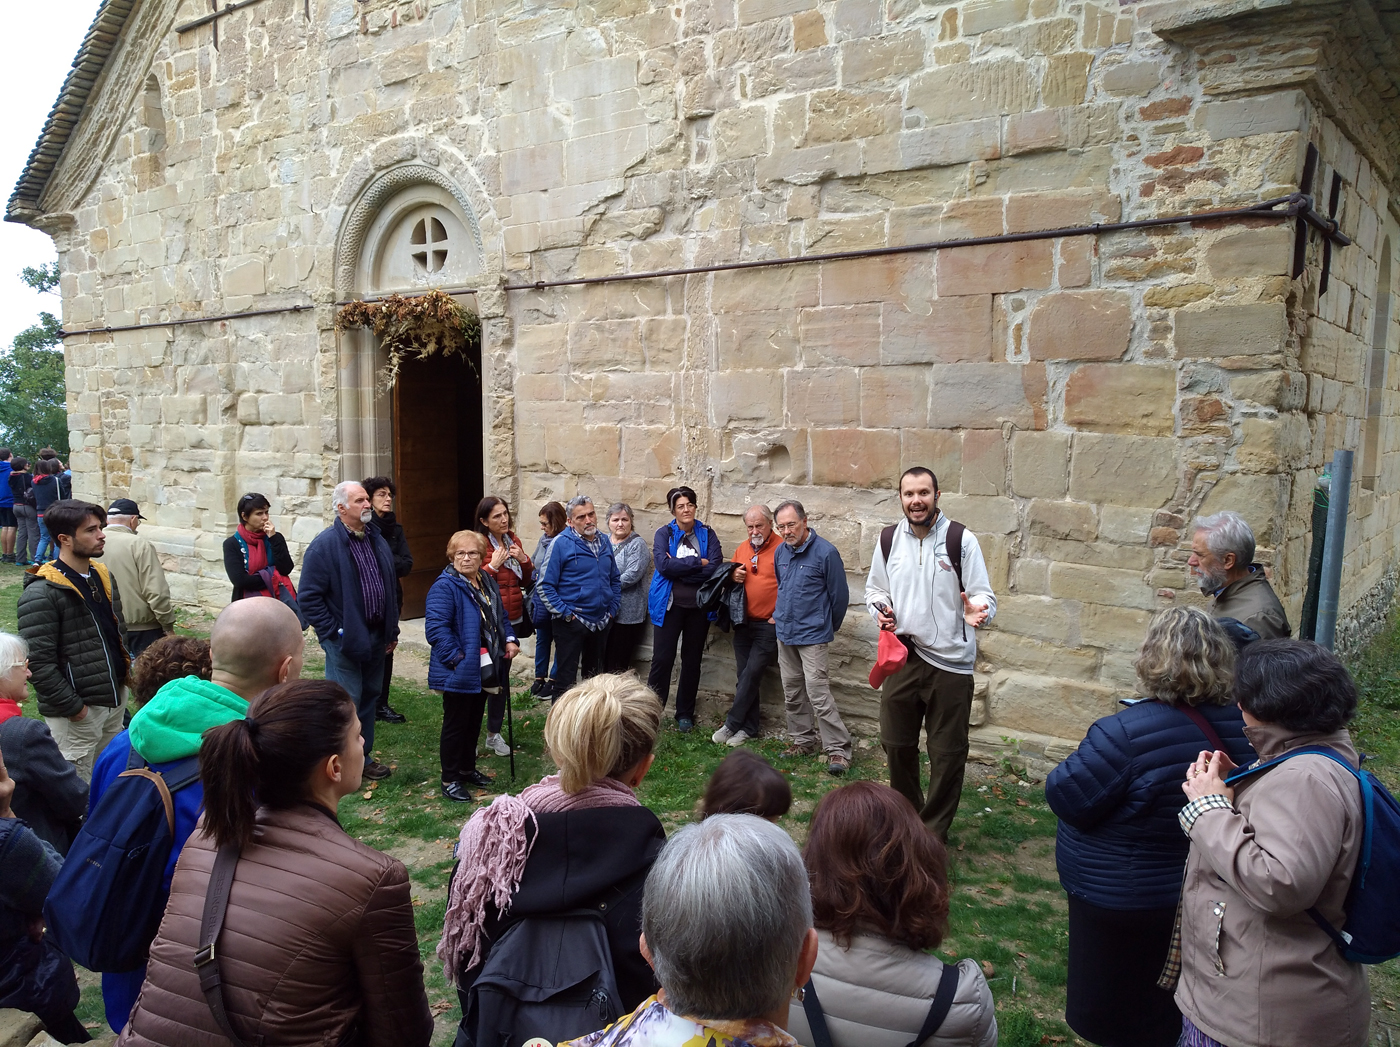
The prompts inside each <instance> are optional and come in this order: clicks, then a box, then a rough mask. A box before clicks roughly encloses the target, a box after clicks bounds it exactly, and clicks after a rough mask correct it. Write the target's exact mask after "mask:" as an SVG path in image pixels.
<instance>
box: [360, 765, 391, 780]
mask: <svg viewBox="0 0 1400 1047" xmlns="http://www.w3.org/2000/svg"><path fill="white" fill-rule="evenodd" d="M393 773H394V770H393V768H392V767H390V766H389V765H388V764H387V763H380V762H379V761H378V760H366V761H365V770H364V776H365V777H366V778H368V779H369V780H370V781H372V782H382V781H383V780H384V779H385V778H387V777H389V775H391V774H393Z"/></svg>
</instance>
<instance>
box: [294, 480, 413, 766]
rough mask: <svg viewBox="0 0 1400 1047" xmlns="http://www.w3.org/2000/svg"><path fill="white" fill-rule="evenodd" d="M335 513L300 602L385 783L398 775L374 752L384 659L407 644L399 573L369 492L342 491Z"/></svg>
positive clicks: (315, 547)
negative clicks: (403, 642) (402, 632)
mask: <svg viewBox="0 0 1400 1047" xmlns="http://www.w3.org/2000/svg"><path fill="white" fill-rule="evenodd" d="M331 507H332V508H333V509H334V510H335V515H336V521H335V523H333V524H331V525H330V526H329V527H327V528H326V529H325V530H324V531H322V532H321V533H320V534H318V535H317V536H316V537H315V538H313V539H312V540H311V544H310V545H308V546H307V547H306V555H305V556H304V557H303V558H302V561H301V587H300V591H299V592H298V594H297V602H298V603H299V604H300V606H301V613H302V614H303V615H305V616H306V620H307V621H308V622H310V623H311V625H312V627H313V628H314V629H315V630H316V638H317V639H318V640H320V641H321V649H322V650H323V651H325V652H326V679H327V680H332V681H334V682H335V683H338V684H340V686H342V687H344V688H345V690H346V691H347V692H349V694H350V698H351V700H352V701H354V703H355V708H356V709H357V710H358V711H359V714H360V734H361V735H363V737H364V739H365V770H364V776H365V777H366V778H368V779H370V780H371V781H379V780H380V779H382V778H387V777H389V775H391V774H392V773H393V771H391V770H390V769H389V767H388V766H387V765H385V764H382V763H380V762H379V761H378V760H376V759H374V756H373V753H374V714H375V709H376V708H377V707H378V704H379V692H380V690H381V689H382V688H383V686H384V656H385V655H386V654H388V653H389V652H390V651H392V650H393V649H394V648H395V647H397V646H398V644H399V608H398V604H397V603H396V602H395V597H394V594H395V592H396V590H395V586H396V585H397V584H398V574H397V573H396V572H395V570H394V554H393V552H392V551H391V550H390V549H389V543H388V542H386V541H385V540H384V536H383V535H381V534H380V533H379V527H378V525H377V524H375V522H374V510H373V509H371V508H370V504H369V495H368V494H366V493H365V489H364V487H362V486H361V485H360V484H358V483H355V482H354V481H353V480H346V481H345V482H344V483H339V484H336V486H335V490H334V491H332V492H331Z"/></svg>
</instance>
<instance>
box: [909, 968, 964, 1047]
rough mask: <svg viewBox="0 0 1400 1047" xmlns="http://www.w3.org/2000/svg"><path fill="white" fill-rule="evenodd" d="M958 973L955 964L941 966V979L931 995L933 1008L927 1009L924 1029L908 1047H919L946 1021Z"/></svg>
mask: <svg viewBox="0 0 1400 1047" xmlns="http://www.w3.org/2000/svg"><path fill="white" fill-rule="evenodd" d="M959 973H960V972H959V971H958V965H957V964H955V963H945V964H944V965H943V977H942V978H940V979H938V991H937V992H935V993H934V994H933V1006H932V1007H930V1008H929V1009H928V1016H927V1017H926V1018H924V1027H923V1028H922V1029H920V1030H919V1035H918V1036H916V1037H914V1039H912V1040H910V1041H909V1044H908V1047H919V1045H920V1044H921V1043H923V1042H924V1041H925V1040H927V1039H928V1038H929V1037H930V1036H932V1035H933V1034H934V1033H936V1032H937V1031H938V1030H939V1029H940V1028H941V1027H942V1025H943V1023H944V1021H946V1020H947V1018H948V1012H949V1011H950V1010H952V1008H953V997H955V996H956V995H957V994H958V975H959Z"/></svg>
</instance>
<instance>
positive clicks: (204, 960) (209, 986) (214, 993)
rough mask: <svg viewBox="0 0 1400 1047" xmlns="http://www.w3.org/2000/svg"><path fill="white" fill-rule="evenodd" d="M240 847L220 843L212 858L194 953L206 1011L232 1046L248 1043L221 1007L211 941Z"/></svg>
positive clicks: (224, 906)
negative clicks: (206, 1007) (196, 949)
mask: <svg viewBox="0 0 1400 1047" xmlns="http://www.w3.org/2000/svg"><path fill="white" fill-rule="evenodd" d="M239 851H240V848H238V847H235V846H226V847H220V848H219V853H218V856H217V857H216V858H215V859H214V871H213V872H212V873H211V874H210V876H209V889H208V891H207V892H206V893H205V895H204V916H203V918H202V919H201V920H200V922H199V949H198V951H197V952H196V953H195V954H194V966H195V970H196V971H197V972H198V974H199V988H200V991H202V992H203V993H204V1000H205V1002H206V1003H207V1004H208V1005H209V1011H210V1013H212V1014H213V1015H214V1024H216V1025H217V1026H218V1027H219V1031H220V1032H222V1033H223V1034H224V1035H225V1036H226V1037H227V1038H228V1040H229V1042H230V1043H232V1044H233V1047H248V1043H247V1041H246V1040H244V1039H243V1038H242V1037H241V1036H239V1035H238V1033H236V1032H234V1031H233V1025H232V1023H231V1022H230V1021H229V1016H228V1012H227V1011H226V1010H225V1009H224V987H223V979H222V977H221V975H220V972H219V957H218V955H217V954H216V952H215V951H214V943H215V942H217V941H218V940H219V932H220V931H222V930H223V928H224V914H225V913H226V912H228V896H229V892H230V891H231V890H232V889H233V874H234V870H236V869H237V868H238V856H239Z"/></svg>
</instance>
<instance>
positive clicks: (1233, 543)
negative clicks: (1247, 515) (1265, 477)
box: [1191, 510, 1254, 567]
mask: <svg viewBox="0 0 1400 1047" xmlns="http://www.w3.org/2000/svg"><path fill="white" fill-rule="evenodd" d="M1191 526H1192V528H1193V529H1195V530H1197V531H1204V532H1205V535H1206V548H1207V549H1209V550H1210V551H1211V552H1213V553H1214V554H1215V555H1216V556H1224V555H1225V554H1226V553H1234V554H1235V566H1236V567H1248V566H1249V565H1250V564H1252V563H1253V562H1254V532H1253V531H1252V530H1251V529H1250V527H1249V524H1248V523H1246V522H1245V519H1244V517H1243V516H1241V515H1240V514H1239V513H1232V512H1230V511H1229V510H1226V511H1225V512H1223V513H1216V514H1215V515H1214V516H1198V517H1196V519H1195V520H1193V521H1192V523H1191Z"/></svg>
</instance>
